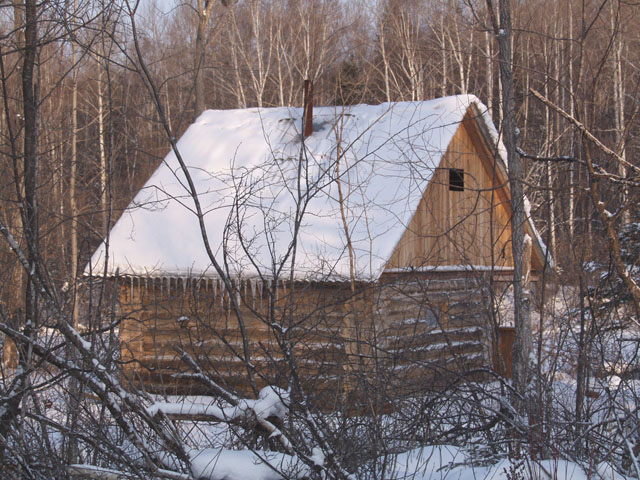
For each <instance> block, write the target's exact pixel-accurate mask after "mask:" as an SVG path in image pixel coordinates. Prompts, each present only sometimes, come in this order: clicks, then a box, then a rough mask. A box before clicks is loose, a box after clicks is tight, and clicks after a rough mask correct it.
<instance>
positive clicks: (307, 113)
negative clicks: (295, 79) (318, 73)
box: [302, 79, 313, 138]
mask: <svg viewBox="0 0 640 480" xmlns="http://www.w3.org/2000/svg"><path fill="white" fill-rule="evenodd" d="M312 133H313V84H312V83H311V80H309V79H307V80H305V81H304V114H303V119H302V136H303V137H304V138H307V137H308V136H309V135H311V134H312Z"/></svg>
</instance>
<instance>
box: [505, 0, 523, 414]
mask: <svg viewBox="0 0 640 480" xmlns="http://www.w3.org/2000/svg"><path fill="white" fill-rule="evenodd" d="M497 34H498V47H499V55H500V78H501V81H502V110H503V120H502V126H503V128H502V135H503V139H504V145H505V148H506V150H507V162H508V167H509V185H510V187H511V245H512V252H513V299H514V310H515V311H514V321H515V341H514V344H513V387H514V389H515V391H516V394H517V395H516V398H515V399H514V407H515V408H516V410H517V412H518V413H519V414H520V415H521V416H522V417H525V419H526V415H527V405H526V402H525V401H524V400H523V398H524V397H525V396H526V393H527V383H528V381H527V380H528V379H527V377H528V363H529V354H530V352H531V324H530V317H529V300H528V298H527V295H526V292H525V290H524V286H523V273H524V269H523V253H524V223H525V211H524V192H523V176H524V172H523V168H522V159H521V158H520V155H519V154H518V151H517V147H518V145H517V142H518V131H517V127H516V110H515V91H514V82H513V66H512V55H511V8H510V0H500V28H499V29H498V32H497Z"/></svg>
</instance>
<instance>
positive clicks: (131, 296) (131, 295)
mask: <svg viewBox="0 0 640 480" xmlns="http://www.w3.org/2000/svg"><path fill="white" fill-rule="evenodd" d="M129 281H130V282H131V294H130V295H129V298H133V277H129Z"/></svg>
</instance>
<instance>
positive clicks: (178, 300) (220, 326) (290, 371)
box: [121, 274, 494, 402]
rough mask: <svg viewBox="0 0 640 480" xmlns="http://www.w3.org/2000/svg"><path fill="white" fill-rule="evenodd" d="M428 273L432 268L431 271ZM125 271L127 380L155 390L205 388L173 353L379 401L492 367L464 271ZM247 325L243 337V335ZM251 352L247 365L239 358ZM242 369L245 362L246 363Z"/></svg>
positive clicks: (240, 374)
mask: <svg viewBox="0 0 640 480" xmlns="http://www.w3.org/2000/svg"><path fill="white" fill-rule="evenodd" d="M432 277H433V276H432ZM233 289H234V290H233V291H232V292H231V295H232V296H233V298H235V299H236V301H237V302H238V304H239V306H240V308H239V310H240V315H239V316H238V315H237V314H236V313H235V311H234V309H233V306H232V301H231V300H232V297H230V295H229V291H228V289H226V288H223V287H222V283H221V282H220V281H219V280H207V281H204V280H201V281H196V280H189V279H146V280H145V279H139V278H137V279H132V280H130V281H129V282H127V283H126V284H125V285H123V286H122V287H121V308H122V311H123V314H124V317H125V319H124V321H123V324H122V328H121V342H122V360H123V362H124V373H125V375H126V377H127V378H128V379H129V380H130V381H132V382H133V383H136V384H138V386H143V387H144V388H145V389H147V390H150V391H156V392H167V393H178V394H180V393H206V392H207V388H206V386H205V385H204V384H203V383H202V382H201V381H199V380H198V378H197V375H196V374H197V372H194V371H193V369H191V368H190V367H189V366H188V365H187V363H186V362H184V361H183V360H182V359H181V352H183V351H184V352H186V353H188V354H189V355H190V356H192V357H193V358H194V359H196V361H197V362H198V364H199V365H201V366H202V368H203V370H204V371H206V373H207V374H209V375H211V377H212V378H214V379H215V380H216V381H217V382H219V383H220V384H222V385H223V386H226V387H229V388H234V389H237V390H239V391H241V392H244V393H246V394H248V395H251V394H252V391H251V390H252V388H251V383H250V381H249V378H250V377H251V376H252V377H253V378H254V382H255V385H256V387H257V388H258V389H260V388H261V387H262V386H264V385H267V384H271V385H280V386H282V387H287V386H288V385H289V384H290V381H291V378H292V376H293V375H297V376H298V378H300V380H301V384H302V386H303V388H305V390H306V391H322V392H325V393H330V395H327V396H325V397H324V398H329V399H331V401H336V402H339V401H343V400H344V399H345V398H346V397H348V396H349V395H356V396H358V397H360V396H367V397H369V398H388V397H389V396H391V395H397V394H398V393H400V392H401V393H403V394H412V393H415V392H418V391H420V390H424V389H428V388H442V387H443V386H445V385H446V384H447V383H450V382H457V381H466V380H478V379H481V378H482V375H483V374H482V373H481V369H482V368H484V367H488V366H491V365H493V363H492V355H493V353H492V352H493V350H494V349H493V348H492V342H491V341H490V339H491V338H492V335H491V327H490V325H491V322H490V320H489V305H488V304H487V302H488V298H489V296H488V293H487V291H486V288H485V286H484V285H483V282H482V281H478V279H477V278H473V277H471V276H461V275H460V274H458V277H457V278H446V276H444V277H443V276H439V277H438V278H427V277H425V276H422V277H418V276H413V277H409V276H407V275H395V276H387V277H384V278H383V279H382V280H381V281H380V282H378V283H375V284H361V285H359V286H358V288H357V291H356V293H355V294H354V293H352V292H351V290H350V288H349V285H347V284H342V283H327V284H311V283H299V284H295V285H293V288H291V285H289V284H284V283H279V284H278V286H277V287H276V286H275V285H269V284H262V283H258V282H237V283H236V284H234V285H233ZM243 332H244V335H243ZM245 358H248V359H249V362H247V361H245ZM247 365H251V368H248V367H247Z"/></svg>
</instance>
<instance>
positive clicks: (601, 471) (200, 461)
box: [191, 445, 626, 480]
mask: <svg viewBox="0 0 640 480" xmlns="http://www.w3.org/2000/svg"><path fill="white" fill-rule="evenodd" d="M266 462H268V463H269V465H267V463H266ZM383 463H384V464H385V465H387V468H386V470H385V472H380V473H379V475H380V476H381V477H384V478H389V479H391V480H514V479H518V480H551V479H553V480H589V479H599V480H625V479H626V477H624V476H622V475H620V474H618V473H617V472H616V471H615V470H614V469H613V468H612V467H611V465H609V464H606V463H601V464H599V465H594V466H592V467H587V468H584V467H582V466H580V465H578V464H577V463H574V462H569V461H566V460H561V459H552V460H542V461H539V462H534V461H531V460H530V459H523V460H521V461H515V462H514V461H511V460H508V459H503V460H501V461H499V462H498V463H496V464H493V465H488V466H472V465H469V461H468V459H467V457H466V455H465V454H464V451H463V450H462V449H461V448H459V447H456V446H453V445H435V446H427V447H422V448H417V449H414V450H410V451H408V452H404V453H400V454H398V455H393V456H389V457H387V458H384V459H383V458H381V459H380V464H381V465H382V464H383ZM191 473H192V474H193V475H194V477H195V478H204V479H209V480H244V479H249V478H250V479H252V480H280V479H282V478H304V477H306V476H308V475H309V470H308V468H307V467H306V466H304V464H303V463H302V462H300V461H299V460H297V459H296V458H295V457H293V456H291V455H285V454H282V453H275V452H264V451H255V452H252V451H249V450H239V451H238V450H235V451H234V450H226V449H221V448H220V449H218V448H206V449H202V450H194V451H193V452H192V453H191ZM372 480H373V479H372Z"/></svg>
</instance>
